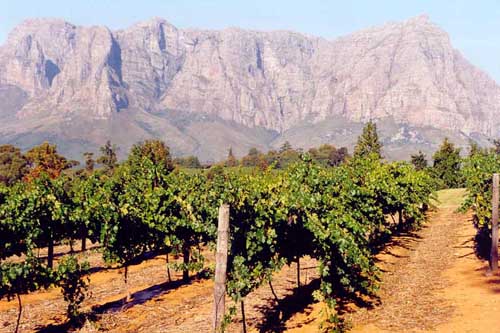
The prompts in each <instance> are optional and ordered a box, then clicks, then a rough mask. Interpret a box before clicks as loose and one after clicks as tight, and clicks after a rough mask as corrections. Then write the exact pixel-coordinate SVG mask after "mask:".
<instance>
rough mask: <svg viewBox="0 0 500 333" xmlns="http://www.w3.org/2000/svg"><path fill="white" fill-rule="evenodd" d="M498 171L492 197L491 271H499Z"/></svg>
mask: <svg viewBox="0 0 500 333" xmlns="http://www.w3.org/2000/svg"><path fill="white" fill-rule="evenodd" d="M498 199H499V198H498V173H494V174H493V195H492V197H491V207H492V211H491V254H490V270H491V273H496V272H497V271H498Z"/></svg>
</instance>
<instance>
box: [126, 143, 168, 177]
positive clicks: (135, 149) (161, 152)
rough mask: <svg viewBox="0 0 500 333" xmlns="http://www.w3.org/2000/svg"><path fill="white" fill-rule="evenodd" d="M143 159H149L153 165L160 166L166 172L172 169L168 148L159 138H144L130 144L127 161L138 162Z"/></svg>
mask: <svg viewBox="0 0 500 333" xmlns="http://www.w3.org/2000/svg"><path fill="white" fill-rule="evenodd" d="M144 159H149V161H151V163H153V164H154V165H155V166H157V167H161V168H163V169H164V170H165V171H167V172H170V171H172V170H173V169H174V163H173V161H172V157H171V156H170V148H168V146H167V145H165V142H163V141H161V140H146V141H144V142H142V143H138V144H135V145H133V146H132V149H131V151H130V154H129V157H128V162H129V163H134V162H136V163H140V161H141V160H144Z"/></svg>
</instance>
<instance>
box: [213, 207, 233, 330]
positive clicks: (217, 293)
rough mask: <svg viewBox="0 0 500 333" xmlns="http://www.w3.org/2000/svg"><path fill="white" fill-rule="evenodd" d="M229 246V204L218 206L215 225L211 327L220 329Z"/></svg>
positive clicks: (223, 310) (224, 307) (224, 301)
mask: <svg viewBox="0 0 500 333" xmlns="http://www.w3.org/2000/svg"><path fill="white" fill-rule="evenodd" d="M228 248H229V205H226V204H223V205H221V206H220V207H219V223H218V225H217V253H216V255H215V287H214V306H213V318H212V329H213V332H220V331H221V324H222V320H223V319H224V314H225V313H226V299H225V296H226V270H227V251H228Z"/></svg>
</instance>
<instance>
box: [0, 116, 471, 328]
mask: <svg viewBox="0 0 500 333" xmlns="http://www.w3.org/2000/svg"><path fill="white" fill-rule="evenodd" d="M370 126H371V125H370ZM373 126H374V125H373ZM367 133H368V134H370V133H371V134H370V135H367V136H369V137H372V139H370V140H364V139H360V142H365V143H366V142H372V143H373V142H375V143H377V144H378V139H376V140H373V134H374V135H375V136H376V128H374V127H373V128H372V129H370V130H367ZM372 143H370V144H366V145H365V147H371V148H367V149H364V148H363V149H361V148H360V149H361V150H362V152H359V151H361V150H359V149H358V152H359V153H358V155H357V156H356V157H355V158H353V159H348V160H345V157H346V156H347V151H346V150H345V151H344V150H342V149H339V150H337V149H336V148H334V147H333V146H328V145H324V146H322V147H319V148H318V149H316V150H311V151H310V152H311V155H312V156H311V155H309V154H302V153H301V152H299V151H296V150H294V149H292V147H291V146H290V145H289V144H288V145H285V146H284V147H283V149H281V152H280V153H277V152H269V153H267V154H265V155H264V154H262V153H260V152H259V151H258V150H256V149H252V150H250V151H249V154H248V156H247V157H248V158H247V159H246V160H245V159H244V160H245V161H248V163H250V164H254V163H256V161H259V162H258V163H262V162H265V163H266V167H263V168H262V171H259V170H255V169H251V170H250V172H249V171H248V168H247V169H245V170H242V168H241V167H238V168H224V167H223V166H222V165H218V166H214V167H212V168H211V169H210V170H209V171H208V172H206V173H205V172H191V173H185V172H182V171H180V170H179V169H177V170H174V168H173V163H172V160H171V158H170V154H169V149H168V147H166V145H165V144H164V143H162V142H161V141H146V142H144V143H141V144H138V145H135V146H134V147H133V148H132V150H131V153H130V154H129V157H128V159H127V160H126V161H125V162H124V163H123V164H121V165H119V166H116V159H114V162H113V163H110V164H109V165H108V167H107V170H106V171H107V172H104V173H102V172H99V171H96V172H86V173H85V174H82V175H80V176H79V177H76V178H75V179H70V178H69V177H67V176H64V175H62V176H59V177H56V178H55V179H52V178H51V177H49V175H47V174H45V173H41V174H40V176H39V177H36V178H34V179H33V181H32V182H30V183H27V184H26V183H17V184H16V185H14V186H13V187H11V188H7V187H0V217H2V220H0V221H1V222H0V232H2V235H4V234H5V235H8V238H6V239H4V238H3V237H2V240H0V251H1V252H0V259H4V258H7V257H9V256H12V255H15V254H29V253H31V251H32V249H34V248H36V247H49V249H50V248H53V246H54V244H55V243H57V242H61V241H63V240H66V239H75V238H82V239H85V238H88V239H90V240H91V241H93V242H97V241H98V242H99V243H100V245H101V251H102V253H103V257H104V260H105V261H106V262H107V263H109V264H118V265H119V266H122V267H124V268H125V270H124V272H125V275H124V276H125V281H126V276H127V268H128V266H129V265H130V264H133V263H136V262H139V261H141V260H142V259H143V258H144V257H145V255H146V254H149V253H151V254H154V255H157V254H169V253H175V254H181V255H182V257H183V262H182V263H180V264H175V265H173V264H172V265H171V267H173V268H175V269H179V270H182V271H183V277H184V279H185V280H188V279H189V273H190V272H200V271H201V270H203V268H204V265H205V263H204V258H203V255H202V252H201V250H200V249H201V247H202V246H206V245H209V246H210V245H212V244H213V243H214V242H215V240H216V224H217V215H218V214H217V213H218V207H219V206H220V205H221V204H222V203H226V204H229V205H230V253H229V258H228V266H227V267H228V271H227V292H228V294H229V296H231V297H232V298H233V299H234V300H235V301H243V300H244V298H245V297H246V296H247V295H248V294H249V293H250V292H252V291H253V290H255V289H256V288H257V287H259V286H260V285H262V284H263V283H267V282H268V281H271V279H272V275H273V273H274V272H276V271H277V270H279V269H280V268H281V267H282V266H283V265H285V264H290V263H292V262H295V261H297V260H300V258H302V257H303V256H310V257H313V258H315V259H317V260H318V261H319V272H320V277H321V284H320V289H319V290H318V291H317V292H316V293H315V295H316V297H317V298H318V299H322V300H324V301H325V302H326V304H328V305H329V306H330V311H331V313H332V314H333V315H332V316H331V320H332V325H333V326H335V327H336V328H337V329H340V328H341V327H342V325H343V323H342V322H340V321H338V317H336V316H335V315H334V314H335V308H336V303H335V300H336V299H337V298H338V297H359V296H365V295H372V294H373V293H375V292H376V290H377V287H378V276H379V271H378V270H377V267H376V265H375V263H374V258H373V254H374V252H376V251H377V249H378V248H379V247H380V245H382V244H384V242H385V241H387V239H388V236H390V235H391V234H392V233H393V232H396V231H398V230H400V229H411V228H416V227H418V226H419V225H420V223H421V222H422V221H423V219H424V218H425V215H424V214H425V209H426V207H427V206H428V205H429V201H430V199H431V198H432V193H433V191H434V190H435V189H436V184H435V182H434V180H433V178H431V177H430V176H429V174H428V173H427V172H426V171H419V170H415V167H414V166H412V165H411V164H409V163H403V162H393V163H384V162H382V161H381V158H380V145H378V146H377V144H372ZM363 145H364V144H363ZM374 147H375V149H374ZM377 147H378V148H377ZM341 150H342V151H341ZM110 151H114V149H113V147H111V144H109V142H108V144H107V148H106V149H104V150H103V152H104V153H105V154H104V155H105V156H108V157H110V156H115V157H116V155H113V153H110ZM230 155H232V152H231V154H230ZM475 156H476V155H475ZM478 156H479V155H478ZM233 158H234V156H233ZM109 160H113V158H110V159H109ZM102 161H103V160H101V162H102ZM268 162H270V165H271V166H270V167H267V163H268ZM330 165H335V166H336V167H335V168H331V167H329V166H330ZM273 167H279V168H282V169H280V170H276V169H275V168H273ZM111 171H113V172H111ZM390 216H393V217H394V216H398V217H399V220H398V221H397V222H396V220H394V219H390V218H388V217H390ZM49 253H50V251H49ZM30 258H31V257H30V256H28V259H29V260H27V261H26V265H28V266H29V265H31V266H29V267H28V268H27V272H28V273H26V274H27V275H26V274H25V275H23V276H31V275H29V274H31V273H29V272H30V271H29V270H30V269H31V270H39V271H40V272H42V273H40V274H42V276H49V275H50V274H49V273H50V270H49V269H47V268H46V267H42V266H41V264H40V263H39V262H38V261H36V260H35V261H33V259H30ZM33 263H34V264H33ZM48 266H51V259H50V255H49V264H48ZM5 267H6V268H5V270H4V271H5V272H7V271H9V269H10V268H9V267H7V266H5ZM12 267H17V266H12ZM22 267H24V266H22ZM16 269H18V268H16ZM87 269H88V266H87V264H81V263H79V262H78V261H77V260H76V258H74V257H72V256H69V257H65V258H63V259H62V261H61V262H60V265H59V266H58V268H57V271H56V272H57V275H56V277H57V282H58V283H59V285H60V286H61V287H62V288H63V294H64V296H65V299H66V300H67V301H68V303H69V305H68V316H70V317H71V318H76V317H77V316H78V308H79V304H81V302H82V301H83V299H84V294H85V290H86V288H87V285H88V280H86V279H85V278H84V276H85V275H86V273H87ZM23 270H24V268H23V269H21V272H22V271H23ZM43 272H48V273H47V274H45V273H43ZM23 274H24V273H23ZM33 274H35V273H33ZM43 274H45V275H43ZM13 276H15V275H13ZM51 278H52V277H51ZM49 280H50V279H46V280H44V279H41V280H39V281H41V282H44V283H45V282H46V283H49ZM5 281H6V282H5V283H3V285H9V281H10V280H5ZM41 282H40V283H39V284H38V285H37V286H33V287H32V288H31V287H30V286H29V285H26V287H23V288H22V289H23V290H26V291H30V290H34V289H36V288H38V287H39V286H42V285H45V284H42V283H41ZM23 283H27V282H23ZM6 288H7V287H6ZM6 290H7V289H6ZM5 294H6V295H7V294H8V292H7V291H5Z"/></svg>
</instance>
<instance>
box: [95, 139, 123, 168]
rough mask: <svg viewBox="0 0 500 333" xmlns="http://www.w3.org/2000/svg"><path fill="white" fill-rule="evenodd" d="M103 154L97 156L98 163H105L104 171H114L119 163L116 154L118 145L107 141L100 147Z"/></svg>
mask: <svg viewBox="0 0 500 333" xmlns="http://www.w3.org/2000/svg"><path fill="white" fill-rule="evenodd" d="M99 150H100V151H101V156H99V157H98V158H97V163H99V164H102V165H104V171H105V172H106V173H108V174H109V173H113V171H114V170H115V168H116V166H117V165H118V158H117V156H116V151H117V147H116V145H114V144H113V145H112V144H111V141H109V140H108V141H106V144H105V145H104V146H102V147H101V148H100V149H99Z"/></svg>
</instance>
